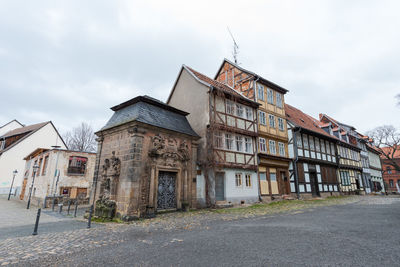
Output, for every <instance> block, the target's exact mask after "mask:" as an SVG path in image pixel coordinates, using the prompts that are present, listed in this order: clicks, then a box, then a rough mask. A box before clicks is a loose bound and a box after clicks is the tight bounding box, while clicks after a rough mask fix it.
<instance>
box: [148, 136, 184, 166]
mask: <svg viewBox="0 0 400 267" xmlns="http://www.w3.org/2000/svg"><path fill="white" fill-rule="evenodd" d="M149 156H150V157H152V158H161V159H163V160H164V162H165V165H166V166H176V162H177V161H182V162H185V161H188V160H189V159H190V155H189V146H188V145H187V143H186V141H182V142H181V143H180V144H179V146H178V142H177V141H176V139H174V138H167V139H166V138H164V137H162V136H161V135H160V134H157V135H155V136H154V137H153V138H152V140H151V148H150V151H149Z"/></svg>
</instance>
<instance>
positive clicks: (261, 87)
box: [257, 83, 265, 101]
mask: <svg viewBox="0 0 400 267" xmlns="http://www.w3.org/2000/svg"><path fill="white" fill-rule="evenodd" d="M264 95H265V93H264V85H262V84H259V83H258V84H257V97H258V99H259V100H262V101H264V100H265V97H264Z"/></svg>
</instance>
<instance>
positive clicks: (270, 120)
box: [268, 114, 276, 129]
mask: <svg viewBox="0 0 400 267" xmlns="http://www.w3.org/2000/svg"><path fill="white" fill-rule="evenodd" d="M268 122H269V124H268V125H269V127H270V128H274V129H275V126H276V125H275V115H272V114H268ZM271 122H272V123H271Z"/></svg>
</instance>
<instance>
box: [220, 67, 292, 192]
mask: <svg viewBox="0 0 400 267" xmlns="http://www.w3.org/2000/svg"><path fill="white" fill-rule="evenodd" d="M215 80H217V81H219V82H221V83H223V84H225V85H227V86H229V87H230V88H233V89H234V90H236V91H237V92H239V93H241V94H243V95H244V96H246V97H247V98H249V99H251V100H253V101H255V102H257V103H259V104H260V106H259V108H258V114H257V116H258V135H259V136H258V139H257V152H258V176H259V183H260V194H261V197H262V198H263V199H266V200H268V199H274V198H277V197H278V198H280V197H282V196H284V195H290V194H291V189H290V181H289V172H288V168H289V162H290V159H289V157H288V133H287V127H286V117H285V108H284V104H285V99H284V96H285V94H286V93H287V92H288V90H286V89H285V88H283V87H281V86H279V85H277V84H275V83H273V82H271V81H268V80H267V79H265V78H263V77H261V76H260V75H257V74H255V73H253V72H251V71H248V70H246V69H244V68H242V67H240V66H238V65H237V64H235V63H233V62H231V61H229V60H227V59H225V60H224V61H223V62H222V64H221V67H220V68H219V70H218V72H217V74H216V76H215Z"/></svg>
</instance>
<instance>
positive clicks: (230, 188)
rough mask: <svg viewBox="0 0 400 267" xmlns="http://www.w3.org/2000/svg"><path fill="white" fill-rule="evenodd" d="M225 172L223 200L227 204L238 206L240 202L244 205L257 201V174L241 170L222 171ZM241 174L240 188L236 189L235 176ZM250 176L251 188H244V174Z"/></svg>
mask: <svg viewBox="0 0 400 267" xmlns="http://www.w3.org/2000/svg"><path fill="white" fill-rule="evenodd" d="M224 172H225V199H226V201H228V202H232V203H236V204H240V202H241V201H245V203H254V202H257V201H258V180H257V172H255V171H250V170H248V171H246V170H242V169H224ZM236 173H242V186H241V187H237V186H236V181H235V174H236ZM247 173H249V174H251V183H252V186H251V187H246V180H245V174H247Z"/></svg>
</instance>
